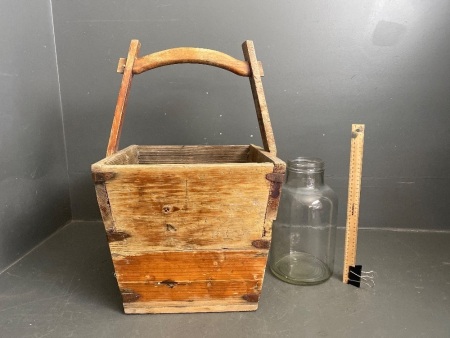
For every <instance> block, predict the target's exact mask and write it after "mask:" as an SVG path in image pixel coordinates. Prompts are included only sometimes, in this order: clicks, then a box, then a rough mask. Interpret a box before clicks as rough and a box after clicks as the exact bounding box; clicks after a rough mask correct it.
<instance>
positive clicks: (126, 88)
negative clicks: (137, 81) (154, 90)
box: [106, 40, 141, 156]
mask: <svg viewBox="0 0 450 338" xmlns="http://www.w3.org/2000/svg"><path fill="white" fill-rule="evenodd" d="M140 48H141V44H140V42H139V40H131V43H130V49H129V50H128V57H127V62H126V64H125V68H124V71H123V77H122V83H121V85H120V90H119V95H118V97H117V104H116V109H115V111H114V120H113V124H112V127H111V134H110V135H109V142H108V148H107V150H106V156H109V155H112V154H114V153H115V152H117V150H118V148H119V140H120V134H121V132H122V126H123V119H124V118H125V113H126V107H127V101H128V95H129V93H130V88H131V80H132V78H133V65H134V61H135V60H136V58H137V57H138V54H139V49H140Z"/></svg>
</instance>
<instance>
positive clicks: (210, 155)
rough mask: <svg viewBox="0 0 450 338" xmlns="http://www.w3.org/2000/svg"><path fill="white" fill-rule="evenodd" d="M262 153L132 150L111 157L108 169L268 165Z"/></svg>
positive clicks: (244, 148) (245, 148)
mask: <svg viewBox="0 0 450 338" xmlns="http://www.w3.org/2000/svg"><path fill="white" fill-rule="evenodd" d="M260 153H261V149H260V148H258V147H255V146H252V145H236V146H235V145H232V146H137V145H133V146H129V147H127V148H125V149H123V150H121V151H119V152H117V153H116V154H114V155H112V156H109V157H108V158H106V159H105V160H104V162H103V164H107V165H126V164H144V165H145V164H202V163H204V164H213V163H265V162H271V161H270V159H268V158H267V157H265V156H260Z"/></svg>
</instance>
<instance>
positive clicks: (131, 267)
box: [113, 249, 267, 288]
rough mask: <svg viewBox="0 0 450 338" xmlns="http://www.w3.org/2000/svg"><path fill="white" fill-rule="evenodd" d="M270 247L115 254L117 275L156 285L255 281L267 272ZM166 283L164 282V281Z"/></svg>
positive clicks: (122, 278)
mask: <svg viewBox="0 0 450 338" xmlns="http://www.w3.org/2000/svg"><path fill="white" fill-rule="evenodd" d="M266 259H267V250H257V249H249V250H228V251H227V250H197V251H153V252H149V253H145V254H142V255H138V256H121V255H113V262H114V267H115V269H116V277H117V279H118V280H119V282H120V283H121V285H122V284H123V286H124V288H126V286H125V284H126V283H147V284H151V285H156V284H157V283H160V282H162V281H166V280H171V281H174V282H176V283H183V284H186V283H190V282H193V281H220V280H237V281H243V280H245V281H248V280H249V281H256V280H260V279H261V278H262V277H263V274H264V267H265V264H266ZM163 284H164V283H163Z"/></svg>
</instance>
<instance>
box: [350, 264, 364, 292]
mask: <svg viewBox="0 0 450 338" xmlns="http://www.w3.org/2000/svg"><path fill="white" fill-rule="evenodd" d="M361 273H362V265H355V266H350V268H349V270H348V276H347V277H348V282H347V284H350V285H353V286H356V287H357V288H359V287H360V286H361Z"/></svg>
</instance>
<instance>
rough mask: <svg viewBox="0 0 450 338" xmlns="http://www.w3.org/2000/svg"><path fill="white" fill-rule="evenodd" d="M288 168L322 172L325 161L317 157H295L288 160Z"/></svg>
mask: <svg viewBox="0 0 450 338" xmlns="http://www.w3.org/2000/svg"><path fill="white" fill-rule="evenodd" d="M287 167H288V170H290V171H294V172H308V173H314V172H322V171H324V167H325V162H324V161H323V160H322V159H320V158H318V157H297V158H295V159H293V160H289V161H288V165H287Z"/></svg>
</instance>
